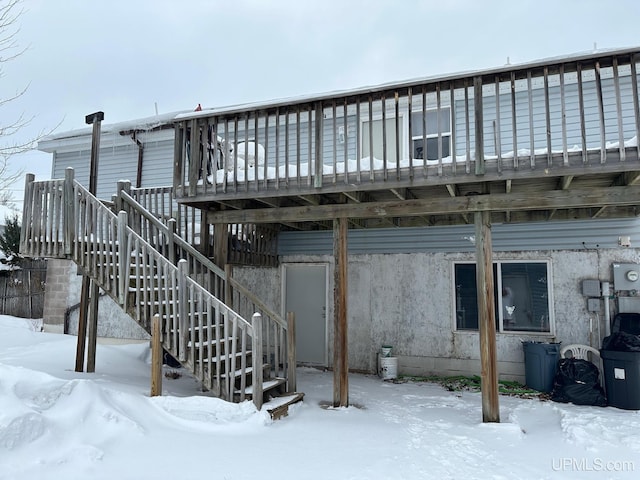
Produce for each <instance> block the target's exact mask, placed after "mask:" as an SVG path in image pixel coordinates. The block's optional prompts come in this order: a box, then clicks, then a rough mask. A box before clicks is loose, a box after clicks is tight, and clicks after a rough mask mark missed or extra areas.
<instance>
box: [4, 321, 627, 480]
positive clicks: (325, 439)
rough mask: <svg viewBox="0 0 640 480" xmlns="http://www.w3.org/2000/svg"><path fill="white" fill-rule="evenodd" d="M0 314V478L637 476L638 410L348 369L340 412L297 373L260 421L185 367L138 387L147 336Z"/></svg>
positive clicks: (313, 379) (311, 373)
mask: <svg viewBox="0 0 640 480" xmlns="http://www.w3.org/2000/svg"><path fill="white" fill-rule="evenodd" d="M38 330H39V327H38V324H37V322H34V321H31V320H24V319H18V318H14V317H8V316H0V479H65V480H69V479H87V478H91V479H118V480H125V479H147V478H163V479H176V480H177V479H204V478H211V479H216V480H218V479H257V478H281V479H294V478H295V479H340V480H342V479H363V480H364V479H385V480H386V479H403V480H407V479H421V480H422V479H510V480H511V479H565V478H566V479H598V480H599V479H606V478H611V479H626V478H629V479H631V478H638V477H637V476H638V472H640V412H636V411H624V410H619V409H616V408H598V407H579V406H574V405H566V404H557V403H552V402H548V401H540V400H538V399H522V398H514V397H504V396H501V397H500V408H501V418H502V423H500V424H483V423H481V405H480V394H478V393H469V392H448V391H446V390H444V389H443V388H441V387H440V386H437V385H433V384H427V383H401V384H395V383H390V382H384V381H382V380H380V379H379V378H377V377H374V376H366V375H355V374H354V375H350V377H349V380H350V400H351V402H352V403H353V404H355V405H357V407H356V406H354V407H350V408H342V409H332V408H329V409H327V408H322V406H321V405H322V404H325V403H326V402H328V401H330V400H331V398H332V376H331V373H328V372H321V371H318V370H313V369H300V370H299V373H298V378H299V380H298V381H299V390H300V391H303V392H305V393H306V396H305V401H304V402H303V403H301V404H298V405H295V406H293V407H292V408H291V410H290V414H289V416H288V417H286V418H284V419H282V420H278V421H275V422H272V421H271V420H270V419H269V417H268V415H267V414H266V413H265V412H258V411H256V410H255V408H254V407H253V404H252V403H250V402H245V403H242V404H230V403H226V402H223V401H221V400H218V399H215V398H211V397H208V396H206V395H203V394H202V393H201V392H199V391H198V388H197V385H196V384H195V382H194V381H193V380H192V379H191V378H189V377H186V376H182V377H181V378H179V379H177V380H170V379H167V378H164V379H163V389H164V396H162V397H154V398H151V397H149V384H150V380H149V376H150V366H149V359H150V353H149V349H148V344H146V343H143V344H134V345H99V346H98V354H97V368H96V370H97V372H96V373H94V374H87V373H76V372H74V371H73V365H74V359H75V343H76V342H75V340H76V339H75V337H71V336H66V335H58V334H50V333H42V332H39V331H38Z"/></svg>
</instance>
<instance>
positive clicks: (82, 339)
mask: <svg viewBox="0 0 640 480" xmlns="http://www.w3.org/2000/svg"><path fill="white" fill-rule="evenodd" d="M89 283H90V282H89V277H87V276H86V275H83V277H82V287H81V288H80V310H79V313H78V342H77V345H76V372H83V371H84V350H85V347H86V343H87V315H88V313H89Z"/></svg>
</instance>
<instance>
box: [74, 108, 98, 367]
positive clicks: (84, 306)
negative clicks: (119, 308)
mask: <svg viewBox="0 0 640 480" xmlns="http://www.w3.org/2000/svg"><path fill="white" fill-rule="evenodd" d="M102 120H104V112H96V113H92V114H89V115H87V116H86V117H85V122H86V123H87V124H88V125H93V132H92V136H91V158H90V163H89V193H91V194H92V195H95V194H96V190H97V185H98V156H99V153H100V124H101V123H102ZM90 221H93V219H90ZM89 230H90V231H91V230H93V226H91V228H89ZM90 286H91V279H90V278H89V276H88V275H87V274H86V272H85V273H84V274H83V277H82V288H81V290H80V315H79V317H78V344H77V347H76V372H82V371H83V369H84V350H85V346H86V340H87V317H88V313H89V291H90V290H91V289H90ZM95 288H97V286H96V287H95ZM97 296H98V295H97V294H96V295H95V297H96V302H97ZM95 308H96V319H95V321H96V322H97V321H98V319H97V315H98V314H97V310H98V307H97V304H96V307H95ZM96 330H97V328H96ZM94 353H95V352H94ZM93 367H94V369H95V365H94V366H93Z"/></svg>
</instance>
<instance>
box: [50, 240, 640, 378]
mask: <svg viewBox="0 0 640 480" xmlns="http://www.w3.org/2000/svg"><path fill="white" fill-rule="evenodd" d="M494 258H495V259H496V260H532V261H533V260H545V259H548V260H550V265H551V267H550V268H551V270H550V274H551V277H552V280H553V299H552V311H553V316H554V322H555V335H527V334H522V333H520V332H518V333H499V334H498V335H497V349H498V369H499V372H500V375H501V377H502V378H511V379H517V380H521V381H522V380H524V353H523V349H522V341H523V340H538V341H561V342H562V343H563V344H565V345H567V344H570V343H583V344H592V345H594V346H598V345H599V344H600V339H601V338H602V337H603V336H604V331H605V329H604V310H601V312H599V313H592V312H588V311H587V302H586V298H585V297H583V295H582V293H581V291H582V290H581V288H582V280H585V279H598V280H600V281H609V282H613V272H612V267H611V265H612V264H613V263H639V262H640V250H638V249H623V248H620V249H595V248H594V249H587V248H585V249H584V250H579V251H577V250H576V251H564V250H563V251H551V252H549V251H539V252H524V253H514V252H510V253H496V254H494ZM473 260H474V255H473V254H468V253H465V254H450V253H437V254H426V253H425V254H367V255H351V256H350V257H349V277H348V282H349V283H348V289H349V292H348V302H349V303H348V321H349V331H348V337H349V365H350V368H351V369H354V370H361V371H366V372H375V371H376V369H377V354H378V352H379V349H380V347H381V345H383V344H384V345H387V344H388V345H392V346H393V352H394V355H396V356H398V357H399V372H400V373H402V374H412V375H428V374H441V375H455V374H467V375H469V374H479V373H480V362H479V358H480V353H479V352H480V347H479V339H478V333H477V332H468V331H460V332H455V331H454V312H453V310H454V304H453V302H454V299H453V295H454V294H453V289H454V285H453V284H454V282H453V278H452V277H453V263H454V262H456V261H473ZM282 261H283V262H286V263H298V262H301V263H325V264H327V265H328V267H329V271H328V275H329V292H328V294H329V295H328V296H329V301H328V305H327V319H328V331H329V338H328V348H329V352H328V358H329V359H330V362H331V358H332V345H333V322H332V320H331V319H332V318H333V258H332V256H331V255H321V256H307V255H305V256H289V257H285V258H283V259H282ZM67 273H68V277H67V278H68V279H69V280H68V283H67V286H68V296H67V302H66V303H67V305H73V304H75V303H78V302H79V301H80V285H81V277H80V276H78V275H76V271H75V267H74V268H71V269H70V270H69V271H68V272H67ZM233 275H234V277H235V278H236V279H237V280H238V281H240V282H241V283H242V284H244V285H245V286H247V287H248V288H249V289H250V290H252V291H253V292H255V293H256V294H257V295H258V297H259V298H261V299H262V301H263V302H265V303H266V304H267V305H268V306H269V307H271V308H272V309H273V310H275V311H277V312H281V308H282V307H281V306H282V268H255V267H235V268H234V270H233ZM48 294H49V292H48ZM611 303H612V307H613V305H614V303H615V302H613V301H612V302H611ZM601 305H603V302H601ZM50 318H54V317H50ZM45 321H47V314H46V313H45ZM98 327H99V332H98V334H99V335H100V336H107V337H118V338H148V336H147V334H146V332H144V330H142V328H140V327H139V326H138V325H137V324H136V323H135V322H134V321H133V320H132V319H131V318H130V317H129V316H127V315H125V314H124V313H123V312H122V310H121V309H120V308H119V307H118V306H117V305H116V304H115V303H114V302H113V301H112V300H111V299H110V298H108V297H106V296H105V297H103V298H102V299H101V301H100V308H99V321H98ZM76 332H77V310H75V311H74V312H72V314H71V316H70V322H69V333H76ZM329 366H330V365H329Z"/></svg>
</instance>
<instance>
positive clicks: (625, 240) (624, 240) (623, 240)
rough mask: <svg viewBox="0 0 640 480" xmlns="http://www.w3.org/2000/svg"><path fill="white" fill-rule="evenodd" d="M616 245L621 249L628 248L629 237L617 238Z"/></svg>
mask: <svg viewBox="0 0 640 480" xmlns="http://www.w3.org/2000/svg"><path fill="white" fill-rule="evenodd" d="M618 245H619V246H621V247H630V246H631V237H629V236H622V237H618Z"/></svg>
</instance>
